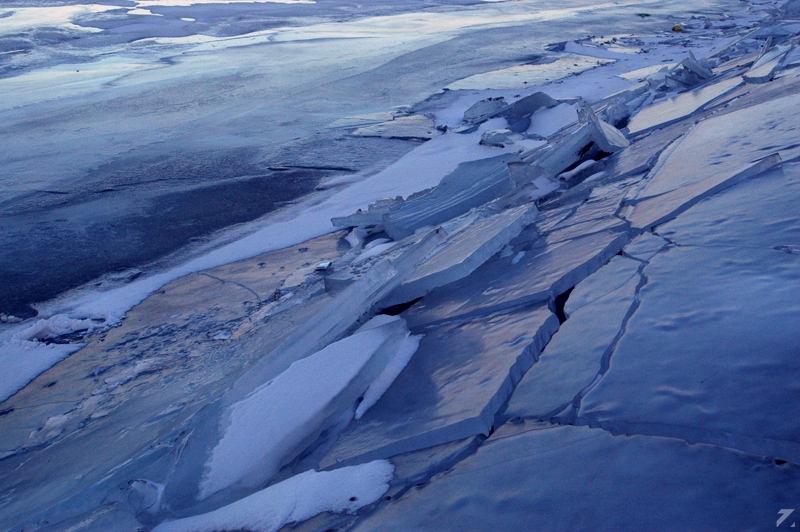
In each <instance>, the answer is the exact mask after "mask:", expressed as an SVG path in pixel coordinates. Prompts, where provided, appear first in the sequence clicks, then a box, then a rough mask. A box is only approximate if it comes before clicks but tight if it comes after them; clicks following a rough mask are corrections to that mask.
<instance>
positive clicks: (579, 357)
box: [505, 257, 640, 417]
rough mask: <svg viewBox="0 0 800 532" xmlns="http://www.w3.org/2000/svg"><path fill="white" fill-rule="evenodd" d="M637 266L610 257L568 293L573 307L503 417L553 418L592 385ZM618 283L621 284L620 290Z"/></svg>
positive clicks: (632, 290) (629, 297)
mask: <svg viewBox="0 0 800 532" xmlns="http://www.w3.org/2000/svg"><path fill="white" fill-rule="evenodd" d="M639 265H640V263H638V262H636V261H633V260H630V259H625V258H622V257H615V258H614V260H613V261H612V262H611V263H610V264H608V265H607V266H605V267H603V268H601V269H600V270H599V271H598V272H597V273H595V274H594V275H591V276H589V277H588V278H586V279H585V280H584V281H583V282H581V284H579V285H578V286H577V287H575V289H574V290H573V292H572V294H575V296H576V299H577V301H576V304H577V305H578V306H576V307H574V308H571V309H570V310H569V311H568V312H569V319H567V321H566V322H564V323H563V324H561V327H560V329H559V330H558V332H557V333H556V334H555V335H554V336H553V339H552V340H550V343H549V344H547V347H545V348H544V350H543V351H542V354H541V356H540V357H539V361H538V362H537V363H536V364H534V366H533V367H532V368H531V369H530V371H528V373H526V374H525V376H524V377H523V378H522V380H521V381H520V383H519V385H518V386H517V388H516V390H514V394H513V395H512V396H511V399H510V400H509V403H508V408H507V409H506V411H505V415H506V416H509V417H515V416H516V417H534V416H535V417H545V416H547V415H548V414H551V415H552V414H555V413H557V411H558V410H560V409H561V408H563V407H564V406H565V405H567V404H569V403H570V402H571V401H572V400H573V398H575V397H576V396H577V395H578V394H579V393H580V392H581V391H582V390H583V389H584V388H586V387H587V386H589V385H590V384H591V383H592V381H593V380H594V379H595V376H596V375H597V374H598V372H600V370H601V366H602V364H601V362H602V360H603V355H604V354H605V353H606V351H607V350H608V349H609V348H610V347H611V346H612V343H613V341H614V339H615V337H616V336H617V335H618V334H619V333H620V331H621V330H622V325H623V320H624V318H625V317H626V315H627V314H628V312H629V311H630V309H631V305H632V304H633V301H634V296H635V294H636V287H637V286H638V284H639V280H640V279H639V275H638V274H637V269H638V267H639ZM620 283H624V284H623V285H622V286H619V285H620ZM584 285H589V286H584ZM576 292H577V294H576ZM572 294H571V295H570V299H569V300H567V302H568V303H569V302H570V301H572V297H573V296H572ZM565 311H566V307H565Z"/></svg>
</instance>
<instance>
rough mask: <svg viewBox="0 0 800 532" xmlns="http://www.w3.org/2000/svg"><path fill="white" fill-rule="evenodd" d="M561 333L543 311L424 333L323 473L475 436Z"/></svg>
mask: <svg viewBox="0 0 800 532" xmlns="http://www.w3.org/2000/svg"><path fill="white" fill-rule="evenodd" d="M557 329H558V319H557V318H556V317H555V315H554V314H553V313H552V312H551V311H550V310H549V309H548V308H547V306H546V305H541V306H538V307H535V308H533V309H527V310H524V311H520V312H516V313H514V314H504V315H493V316H487V317H485V318H480V319H476V320H472V321H468V322H465V323H460V324H453V325H445V326H443V327H440V328H438V329H436V330H435V331H429V332H426V335H425V337H424V338H423V339H422V341H421V342H420V346H419V349H418V350H417V353H416V354H415V355H414V357H413V358H412V359H411V362H409V364H408V366H406V368H405V369H404V370H403V372H402V373H401V374H400V376H399V377H398V378H397V380H396V381H395V382H394V384H393V385H392V387H391V388H389V390H388V391H387V392H386V393H385V394H384V396H383V397H381V399H380V400H379V401H378V402H377V403H376V404H375V406H373V407H372V408H371V409H370V410H369V411H367V413H366V414H365V415H364V417H362V418H361V419H360V420H357V421H354V422H353V424H352V425H351V426H350V427H349V428H348V429H347V430H346V431H345V432H343V433H342V435H341V436H340V438H339V441H338V442H337V443H336V444H335V446H334V447H333V448H332V449H331V451H330V452H329V453H328V455H327V456H326V457H325V458H323V460H322V461H321V462H320V467H330V466H335V465H336V464H338V463H349V462H352V461H354V460H358V461H365V460H371V459H374V458H378V457H380V458H386V457H390V456H394V455H397V454H400V453H406V452H410V451H414V450H418V449H424V448H427V447H432V446H434V445H439V444H442V443H447V442H451V441H455V440H458V439H462V438H467V437H469V436H474V435H477V434H484V435H488V434H489V431H490V430H491V427H492V425H493V423H494V416H495V414H496V413H497V411H498V409H499V408H500V407H501V406H502V404H503V403H504V402H505V400H506V398H507V397H508V395H509V394H510V393H511V391H512V390H513V386H514V384H515V383H516V382H518V380H519V378H520V376H521V375H522V374H523V373H524V372H525V371H526V370H527V369H528V368H529V367H530V366H531V364H532V363H533V361H534V357H535V356H536V355H537V354H538V352H539V351H540V350H541V348H542V347H543V346H544V345H545V344H546V343H547V341H548V340H549V339H550V336H551V335H552V334H553V333H554V332H555V331H556V330H557Z"/></svg>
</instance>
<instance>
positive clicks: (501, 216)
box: [384, 205, 537, 305]
mask: <svg viewBox="0 0 800 532" xmlns="http://www.w3.org/2000/svg"><path fill="white" fill-rule="evenodd" d="M536 213H537V209H536V206H534V205H523V206H521V207H517V208H514V209H508V210H506V211H502V212H500V213H497V214H494V215H490V216H486V217H485V218H483V219H480V220H477V221H474V222H472V223H470V224H469V225H468V226H467V227H466V228H464V229H462V230H461V231H458V232H456V233H454V234H453V235H451V236H449V237H448V238H447V239H446V240H445V241H444V242H443V243H442V246H443V248H442V249H440V250H438V251H437V252H436V254H435V255H433V256H432V257H430V258H429V259H427V260H426V261H425V262H424V263H422V264H421V265H420V266H419V267H418V268H417V270H416V271H415V272H414V273H413V274H412V275H411V276H410V277H409V278H408V279H407V280H406V281H405V282H404V283H403V284H401V285H400V286H399V287H397V289H395V291H394V292H392V294H391V295H390V296H389V297H388V298H387V299H386V300H385V301H384V304H386V305H393V304H396V303H403V302H406V301H411V300H413V299H416V298H418V297H422V296H424V295H425V294H427V293H428V292H429V291H431V290H432V289H434V288H436V287H439V286H444V285H447V284H449V283H452V282H453V281H457V280H459V279H463V278H464V277H466V276H467V275H469V274H470V273H472V272H473V271H475V269H476V268H478V267H479V266H480V265H481V264H483V263H484V262H486V261H487V260H488V259H489V258H490V257H491V256H492V255H494V254H495V253H497V252H498V251H500V248H502V247H503V246H505V245H506V244H507V243H508V242H509V241H510V240H511V239H512V238H514V237H516V236H517V235H518V234H519V233H520V232H521V231H522V230H523V229H524V228H525V227H526V226H527V225H529V224H530V223H531V222H533V220H534V219H535V218H536Z"/></svg>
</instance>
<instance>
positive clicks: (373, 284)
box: [226, 231, 443, 402]
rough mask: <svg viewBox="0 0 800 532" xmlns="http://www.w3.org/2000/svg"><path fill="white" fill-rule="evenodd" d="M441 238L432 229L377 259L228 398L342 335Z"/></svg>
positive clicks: (238, 396) (245, 391)
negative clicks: (390, 255)
mask: <svg viewBox="0 0 800 532" xmlns="http://www.w3.org/2000/svg"><path fill="white" fill-rule="evenodd" d="M442 239H443V234H442V232H440V231H429V232H427V233H426V234H424V235H422V236H421V238H419V239H418V241H416V242H415V243H414V244H413V245H410V246H408V247H407V248H404V250H403V252H402V253H401V254H399V256H396V257H393V258H391V259H390V258H385V259H382V260H380V261H379V262H377V263H376V264H375V265H374V266H372V267H371V268H369V270H368V271H367V272H366V273H365V274H364V275H363V276H362V277H360V278H359V279H357V280H356V281H355V282H353V283H352V284H350V285H349V286H347V287H346V288H344V289H343V290H342V291H341V292H339V293H338V294H337V295H336V297H334V298H333V300H332V301H331V302H330V303H329V304H328V306H326V307H325V308H324V309H323V310H322V311H321V312H318V313H317V314H316V316H315V318H313V319H311V320H309V321H308V322H307V323H305V324H303V325H302V326H300V327H299V328H297V329H296V330H295V331H294V332H292V334H290V335H289V336H288V337H287V338H286V339H285V340H284V341H283V342H281V344H280V345H278V346H277V347H276V348H274V349H273V350H271V351H270V353H268V354H267V355H266V356H265V357H264V358H263V359H261V360H260V361H259V362H258V363H257V364H255V365H254V366H253V367H252V368H250V370H249V371H248V372H247V373H246V374H245V375H243V376H242V377H240V378H239V379H238V380H237V381H236V384H235V385H234V386H233V388H232V389H231V390H230V391H229V392H227V393H226V400H227V401H230V402H235V401H238V400H241V399H242V398H244V397H245V396H247V395H248V394H249V393H251V392H252V391H253V390H255V389H256V388H258V387H259V386H261V385H263V384H264V383H266V382H269V381H270V380H271V379H273V378H275V377H276V376H277V375H279V374H280V373H282V372H283V371H285V370H286V369H287V368H288V367H289V366H290V365H291V364H292V363H293V362H295V361H297V360H300V359H301V358H304V357H307V356H309V355H311V354H312V353H315V352H317V351H319V350H320V349H322V348H324V347H325V346H326V345H328V344H330V343H331V342H335V341H336V340H339V339H340V338H342V337H343V336H344V335H345V334H346V333H347V332H348V330H350V329H351V328H352V327H353V326H354V325H355V324H356V322H357V320H358V319H359V318H361V317H362V316H363V315H364V314H365V313H367V312H369V310H370V309H371V308H372V307H373V305H375V304H376V303H377V302H378V301H380V300H381V299H383V298H384V297H385V296H386V295H388V294H389V293H391V291H392V290H394V289H395V288H396V287H397V286H399V285H400V283H402V282H403V281H404V280H406V279H407V278H408V277H409V276H410V275H411V274H412V273H413V272H414V270H415V269H416V267H417V265H418V264H419V263H420V262H421V261H422V260H423V259H424V258H425V257H427V256H428V254H429V253H430V252H431V251H432V250H433V249H434V248H435V247H436V246H437V245H439V243H440V242H441V241H442Z"/></svg>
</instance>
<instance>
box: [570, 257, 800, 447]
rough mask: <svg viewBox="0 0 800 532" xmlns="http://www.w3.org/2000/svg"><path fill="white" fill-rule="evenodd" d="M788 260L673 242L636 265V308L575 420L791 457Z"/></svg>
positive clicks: (797, 365) (795, 402)
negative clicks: (639, 276) (639, 282)
mask: <svg viewBox="0 0 800 532" xmlns="http://www.w3.org/2000/svg"><path fill="white" fill-rule="evenodd" d="M798 268H800V257H798V256H797V255H790V254H787V253H782V252H780V251H776V250H772V249H763V248H762V249H759V248H748V247H739V246H736V247H715V246H708V247H706V246H700V247H694V246H678V247H672V248H669V249H667V250H665V251H663V252H662V253H659V254H658V255H656V256H655V257H653V258H652V259H650V262H649V264H648V265H646V266H645V267H644V269H643V274H644V275H645V276H646V278H647V283H646V284H645V285H644V286H643V287H642V289H641V290H640V292H639V300H640V305H639V307H638V309H637V310H636V312H635V313H634V314H633V316H632V317H631V318H630V320H629V321H628V323H627V326H626V328H625V333H624V335H623V336H622V337H621V339H620V340H619V343H618V344H617V347H616V350H615V351H614V353H613V355H612V357H611V367H610V369H609V370H608V372H607V373H606V374H605V376H604V377H603V378H602V379H601V380H600V382H599V383H598V384H597V386H596V387H595V388H594V389H592V391H590V392H589V393H588V394H587V395H586V396H585V397H584V399H583V402H582V405H581V409H580V411H579V416H580V417H582V418H586V419H587V420H588V421H589V422H590V423H593V424H594V423H598V424H602V426H604V427H607V428H609V429H612V430H615V431H616V430H618V431H621V432H627V433H644V434H664V435H670V436H674V437H680V438H684V439H687V440H689V441H695V442H706V443H713V444H717V445H724V446H729V447H734V448H736V449H739V450H741V451H744V452H749V453H754V454H759V455H766V456H773V457H775V458H778V459H783V460H789V461H793V462H797V461H800V435H798V432H797V419H798V418H800V387H798V385H797V380H796V379H795V378H794V377H793V376H794V375H796V374H797V373H798V371H800V359H799V358H798V357H797V346H798V345H800V329H798V327H797V323H800V300H798V298H797V293H798V291H800V277H798V275H797V272H798Z"/></svg>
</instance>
